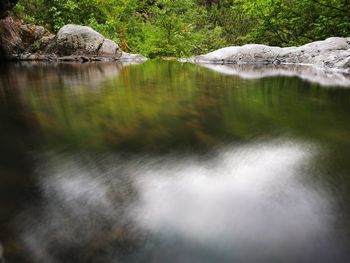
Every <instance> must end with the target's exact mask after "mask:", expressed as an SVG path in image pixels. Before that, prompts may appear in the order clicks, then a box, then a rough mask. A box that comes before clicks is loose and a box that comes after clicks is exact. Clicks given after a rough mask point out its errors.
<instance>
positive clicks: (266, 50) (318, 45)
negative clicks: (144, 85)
mask: <svg viewBox="0 0 350 263" xmlns="http://www.w3.org/2000/svg"><path fill="white" fill-rule="evenodd" d="M190 61H192V62H195V63H220V64H303V65H315V66H320V67H326V68H334V69H339V70H345V71H349V72H350V37H349V38H341V37H332V38H328V39H326V40H324V41H316V42H313V43H309V44H306V45H304V46H300V47H286V48H281V47H271V46H266V45H258V44H249V45H244V46H232V47H226V48H222V49H219V50H216V51H213V52H210V53H208V54H206V55H201V56H197V57H194V58H193V59H190Z"/></svg>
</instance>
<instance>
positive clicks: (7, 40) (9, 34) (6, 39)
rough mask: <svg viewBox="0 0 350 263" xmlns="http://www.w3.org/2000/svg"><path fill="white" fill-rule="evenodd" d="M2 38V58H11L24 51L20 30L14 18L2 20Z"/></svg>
mask: <svg viewBox="0 0 350 263" xmlns="http://www.w3.org/2000/svg"><path fill="white" fill-rule="evenodd" d="M0 36H1V38H0V57H5V58H10V57H11V56H12V55H13V54H17V53H20V52H22V51H23V49H24V47H23V41H22V38H21V35H20V30H19V29H18V27H17V25H16V23H15V22H14V20H13V19H12V18H10V17H7V18H6V19H3V20H0Z"/></svg>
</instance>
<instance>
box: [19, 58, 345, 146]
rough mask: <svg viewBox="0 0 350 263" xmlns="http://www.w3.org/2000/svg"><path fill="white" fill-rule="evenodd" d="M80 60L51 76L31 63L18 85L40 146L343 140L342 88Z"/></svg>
mask: <svg viewBox="0 0 350 263" xmlns="http://www.w3.org/2000/svg"><path fill="white" fill-rule="evenodd" d="M85 67H86V69H84V66H82V67H81V68H79V67H76V68H74V69H73V66H71V65H69V66H68V65H67V66H66V67H64V66H61V70H60V72H59V73H60V74H59V77H58V79H55V78H57V72H51V73H50V72H49V70H48V69H46V68H44V67H42V68H40V67H39V68H40V70H41V71H44V73H43V74H44V76H45V77H38V79H36V80H32V81H31V82H29V88H28V89H26V90H25V92H24V97H25V98H24V100H25V103H26V104H27V105H28V106H29V109H30V111H31V112H32V113H33V114H34V117H35V119H37V120H38V123H39V125H40V128H41V132H42V134H43V136H44V137H45V139H46V145H47V147H48V148H62V147H63V148H65V149H70V150H81V149H85V150H101V149H106V150H120V149H122V150H127V151H134V150H137V151H152V150H155V151H159V150H161V151H164V150H169V149H176V148H190V149H194V148H196V149H198V148H202V147H212V146H215V145H218V144H223V143H228V142H242V141H245V140H250V139H257V138H258V139H259V138H263V139H264V138H273V137H275V136H277V135H288V136H290V135H292V136H297V137H302V138H306V139H308V140H310V139H312V140H320V141H322V142H323V143H324V142H330V143H349V141H350V133H349V130H350V122H349V119H350V114H349V113H350V107H349V102H350V92H349V90H346V89H332V88H321V87H319V86H318V85H316V84H310V83H308V82H306V81H302V80H300V79H299V78H296V77H293V78H290V77H274V78H264V79H260V80H244V79H241V78H239V77H235V76H224V75H220V74H219V73H214V72H212V71H210V70H208V69H205V68H201V67H198V66H195V65H191V64H181V63H177V62H159V61H157V62H153V61H149V62H147V63H145V64H142V65H131V66H126V67H121V66H119V67H116V66H111V65H109V67H110V68H108V67H107V68H103V67H101V66H99V67H100V68H94V67H97V66H85ZM45 71H47V72H45ZM101 72H102V73H101ZM50 74H51V75H52V76H51V75H50ZM53 79H54V81H53ZM86 79H87V80H86Z"/></svg>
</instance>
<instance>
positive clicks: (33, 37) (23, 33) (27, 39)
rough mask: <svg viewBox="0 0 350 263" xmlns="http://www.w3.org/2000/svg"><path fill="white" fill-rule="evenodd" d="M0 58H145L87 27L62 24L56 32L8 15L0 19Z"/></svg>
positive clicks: (57, 59)
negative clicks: (123, 49)
mask: <svg viewBox="0 0 350 263" xmlns="http://www.w3.org/2000/svg"><path fill="white" fill-rule="evenodd" d="M0 34H1V36H2V38H1V39H0V57H1V58H2V59H3V60H12V61H49V62H51V61H53V62H60V61H64V62H89V61H145V60H146V58H145V57H144V56H142V55H139V54H129V53H126V52H124V51H122V50H121V49H120V47H119V46H118V45H117V44H116V43H115V42H114V41H113V40H110V39H107V38H105V37H104V36H103V35H101V34H100V33H98V32H97V31H95V30H93V29H92V28H90V27H87V26H80V25H72V24H69V25H65V26H63V27H62V28H61V29H60V30H59V31H58V33H57V34H56V35H54V34H52V33H50V32H49V31H48V30H46V29H45V28H44V27H42V26H36V25H32V24H24V23H23V22H22V21H18V20H15V19H13V18H11V17H7V18H5V19H2V20H0Z"/></svg>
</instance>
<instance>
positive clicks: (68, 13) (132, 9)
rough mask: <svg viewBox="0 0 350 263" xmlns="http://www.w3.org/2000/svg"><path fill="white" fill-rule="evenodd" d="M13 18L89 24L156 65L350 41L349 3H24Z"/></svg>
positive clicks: (211, 0) (54, 25) (192, 0)
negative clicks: (257, 46) (259, 46)
mask: <svg viewBox="0 0 350 263" xmlns="http://www.w3.org/2000/svg"><path fill="white" fill-rule="evenodd" d="M14 13H15V15H17V16H19V17H21V18H22V19H24V20H25V21H26V22H29V23H36V24H41V25H45V26H47V27H48V28H49V29H50V30H52V31H53V32H56V31H58V29H59V28H60V27H62V26H63V25H64V24H68V23H75V24H82V25H88V26H91V27H93V28H94V29H95V30H97V31H99V32H101V33H102V34H103V35H105V36H106V37H108V38H111V39H113V40H115V41H117V42H118V43H119V45H120V46H121V48H122V49H123V50H125V51H129V52H134V53H142V54H144V55H146V56H148V57H152V58H153V57H171V56H177V57H183V56H191V55H196V54H202V53H206V52H209V51H212V50H215V49H218V48H221V47H223V46H227V45H241V44H246V43H263V44H269V45H279V46H287V45H300V44H305V43H307V42H310V41H314V40H321V39H325V38H327V37H330V36H349V35H350V5H349V4H348V0H327V1H326V0H298V1H297V0H205V1H204V0H80V1H77V0H26V1H25V0H21V1H19V3H18V4H17V6H16V8H15V10H14Z"/></svg>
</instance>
